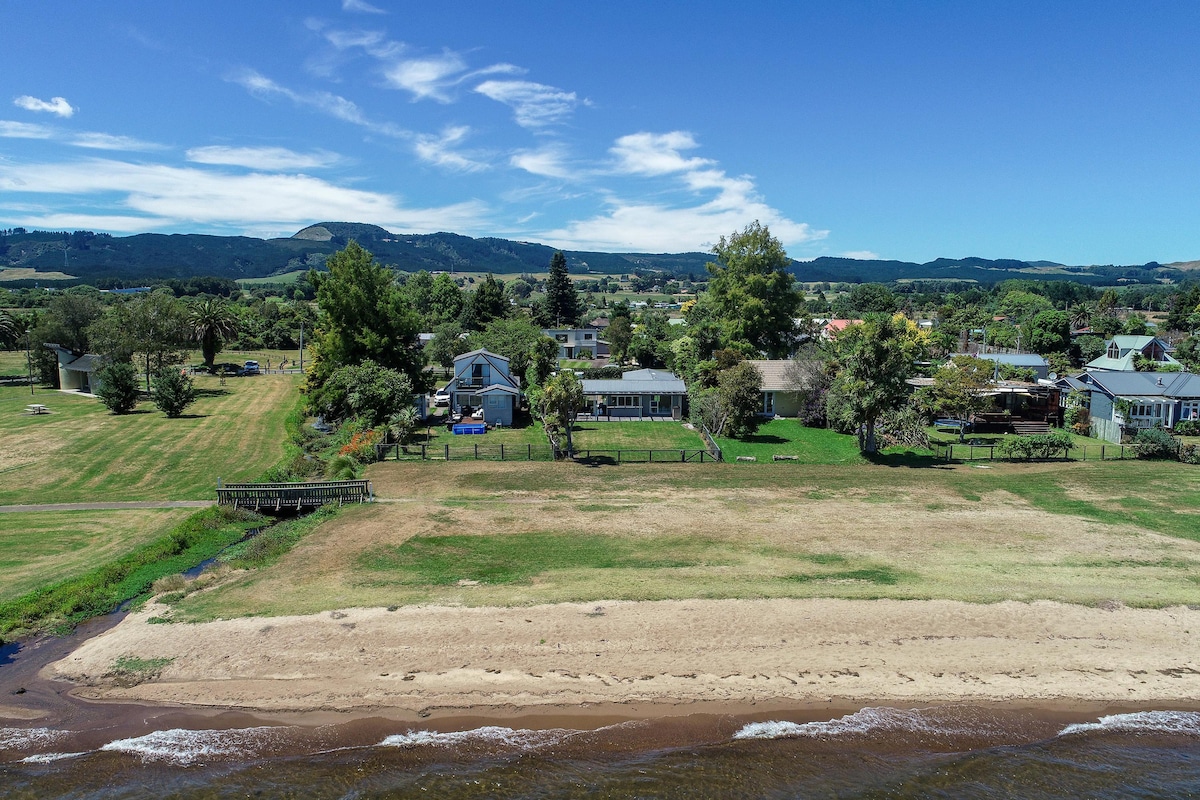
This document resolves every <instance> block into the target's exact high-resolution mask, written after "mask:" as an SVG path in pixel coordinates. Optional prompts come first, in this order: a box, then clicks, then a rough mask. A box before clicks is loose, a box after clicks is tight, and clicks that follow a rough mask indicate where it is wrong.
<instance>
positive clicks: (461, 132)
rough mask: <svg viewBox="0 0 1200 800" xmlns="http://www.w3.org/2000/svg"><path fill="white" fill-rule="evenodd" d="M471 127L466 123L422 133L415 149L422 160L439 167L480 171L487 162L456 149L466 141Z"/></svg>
mask: <svg viewBox="0 0 1200 800" xmlns="http://www.w3.org/2000/svg"><path fill="white" fill-rule="evenodd" d="M470 133H471V129H470V128H469V127H467V126H466V125H452V126H449V127H447V128H444V129H443V130H442V132H441V133H439V134H420V135H418V136H417V137H416V141H415V142H414V144H413V150H414V151H415V152H416V154H417V157H418V158H420V159H421V160H422V161H426V162H428V163H430V164H435V165H437V166H439V167H448V168H450V169H453V170H458V171H460V172H478V171H479V170H483V169H487V168H488V165H487V163H485V162H483V161H479V160H477V159H475V158H472V157H471V156H469V155H467V154H465V153H463V152H461V151H459V150H456V149H455V148H456V146H457V145H459V144H462V143H463V142H464V141H466V139H467V136H468V135H469V134H470Z"/></svg>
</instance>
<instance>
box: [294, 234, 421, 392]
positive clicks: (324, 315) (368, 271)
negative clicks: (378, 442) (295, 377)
mask: <svg viewBox="0 0 1200 800" xmlns="http://www.w3.org/2000/svg"><path fill="white" fill-rule="evenodd" d="M325 263H326V265H327V266H328V267H329V272H327V273H319V272H309V280H310V281H311V282H312V283H313V285H314V286H315V287H316V289H317V307H318V309H319V310H320V316H319V321H318V326H317V331H316V335H315V337H314V339H315V341H314V346H313V349H314V351H315V363H314V364H313V369H312V372H311V373H309V376H308V387H309V390H310V391H317V390H319V389H320V387H321V386H323V385H324V384H325V382H326V381H327V380H329V378H330V376H331V375H333V373H334V372H335V371H336V370H337V369H338V368H340V367H345V366H353V365H357V364H361V363H363V362H364V361H368V360H370V361H374V362H375V363H376V364H379V365H380V366H382V367H387V368H390V369H395V370H398V371H399V372H402V373H404V374H405V375H407V376H408V378H409V380H410V382H411V384H412V388H413V389H414V390H415V391H424V390H426V389H427V388H428V379H427V377H426V375H425V373H424V367H425V354H424V353H423V352H422V350H421V345H420V341H419V339H418V334H419V333H420V328H421V319H420V317H418V316H417V314H416V313H415V312H413V310H412V308H411V307H410V306H409V304H408V301H407V299H406V298H405V297H404V295H403V293H402V292H401V291H400V288H399V287H398V286H397V285H396V283H395V281H394V280H393V277H392V273H391V271H390V270H388V269H386V268H384V267H382V266H380V265H379V263H378V262H376V261H375V259H374V258H373V257H372V255H371V254H370V253H369V252H367V251H366V250H364V249H363V248H362V247H360V246H359V245H358V243H357V242H350V243H349V244H348V245H346V248H345V249H344V250H341V251H339V252H337V253H335V254H333V255H332V256H330V257H329V258H328V259H327V260H326V262H325Z"/></svg>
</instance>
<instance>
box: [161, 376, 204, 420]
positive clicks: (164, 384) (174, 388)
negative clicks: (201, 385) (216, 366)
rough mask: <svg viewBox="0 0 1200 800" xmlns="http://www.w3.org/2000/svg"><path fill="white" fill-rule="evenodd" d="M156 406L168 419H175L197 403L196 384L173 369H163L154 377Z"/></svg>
mask: <svg viewBox="0 0 1200 800" xmlns="http://www.w3.org/2000/svg"><path fill="white" fill-rule="evenodd" d="M152 394H153V396H154V405H156V406H158V410H159V411H161V412H163V413H164V414H166V415H167V416H168V417H171V418H175V417H178V416H180V415H182V414H183V410H184V409H185V408H187V407H188V406H190V405H191V404H192V403H194V402H196V384H195V383H193V382H192V379H191V378H189V377H188V376H187V375H185V374H184V373H183V371H182V370H179V369H174V368H172V367H163V368H162V369H161V370H160V371H159V373H158V375H156V376H154V391H153V392H152Z"/></svg>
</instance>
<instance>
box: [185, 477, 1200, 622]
mask: <svg viewBox="0 0 1200 800" xmlns="http://www.w3.org/2000/svg"><path fill="white" fill-rule="evenodd" d="M368 476H369V477H370V478H371V479H372V480H373V481H374V484H375V489H376V493H377V495H378V496H380V497H381V498H384V499H387V498H394V499H397V500H401V499H402V500H403V502H396V503H379V504H375V505H371V506H358V507H353V508H349V509H346V510H344V511H343V512H342V513H341V514H340V515H339V516H338V517H337V518H336V519H333V520H330V521H328V522H325V523H323V524H321V525H320V526H319V527H317V528H316V529H315V530H314V531H313V532H312V533H310V534H309V535H307V536H306V537H305V538H304V539H303V541H301V542H300V543H299V544H298V545H297V546H296V547H295V548H294V549H292V550H291V551H290V552H287V553H286V554H284V555H282V556H281V557H280V558H279V559H278V561H277V562H275V563H274V564H272V565H270V566H267V567H265V568H263V569H258V570H254V571H252V572H249V573H246V574H243V575H240V576H238V577H237V578H236V579H235V580H232V581H230V582H229V583H228V584H227V585H225V586H222V587H219V588H216V589H214V590H211V591H206V592H204V593H202V594H200V595H196V596H194V597H190V598H188V599H187V600H186V601H184V602H183V603H182V605H181V608H180V613H181V615H183V617H184V618H190V619H207V618H212V617H233V616H243V615H248V614H267V615H272V614H292V613H302V612H317V611H323V610H329V609H334V608H342V607H348V606H390V605H400V604H417V603H435V604H450V605H456V604H464V605H473V606H474V605H478V606H484V605H499V606H510V605H531V604H539V603H553V602H565V601H581V602H590V601H601V600H612V599H628V600H643V599H687V598H759V597H839V598H896V599H927V598H940V599H953V600H965V601H969V602H982V603H990V602H997V601H1000V600H1007V599H1015V600H1024V601H1032V600H1039V599H1047V600H1060V601H1064V602H1070V603H1082V604H1089V605H1101V604H1105V603H1111V602H1120V603H1125V604H1127V605H1135V606H1151V607H1157V606H1168V605H1177V604H1186V603H1195V602H1196V601H1197V598H1200V583H1198V582H1197V578H1196V575H1197V574H1200V525H1197V519H1198V515H1197V513H1196V509H1197V508H1200V471H1198V470H1194V469H1190V468H1188V467H1184V466H1181V465H1178V464H1170V463H1150V462H1104V463H1101V462H1088V463H1063V464H996V465H989V466H988V467H987V468H979V467H973V466H967V465H957V466H946V465H942V466H931V467H925V468H910V467H905V466H879V465H871V464H860V465H849V466H829V465H805V464H794V465H789V466H788V467H787V468H780V469H747V468H745V467H739V466H737V465H733V464H707V465H704V466H703V467H701V466H700V465H684V464H663V465H642V464H638V465H634V464H626V465H621V466H612V467H599V468H597V467H588V466H583V465H575V464H562V463H559V464H539V463H514V464H490V463H486V462H468V463H450V464H440V463H439V464H379V465H375V466H373V467H371V468H370V469H369V471H368Z"/></svg>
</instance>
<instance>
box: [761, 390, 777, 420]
mask: <svg viewBox="0 0 1200 800" xmlns="http://www.w3.org/2000/svg"><path fill="white" fill-rule="evenodd" d="M763 413H764V414H770V415H771V416H775V393H774V392H763Z"/></svg>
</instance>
